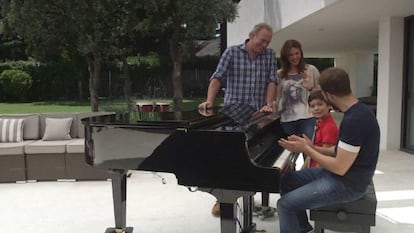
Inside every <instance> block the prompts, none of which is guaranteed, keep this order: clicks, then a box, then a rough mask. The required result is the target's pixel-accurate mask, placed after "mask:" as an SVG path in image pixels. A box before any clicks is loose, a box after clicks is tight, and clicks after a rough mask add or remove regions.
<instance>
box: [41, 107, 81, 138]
mask: <svg viewBox="0 0 414 233" xmlns="http://www.w3.org/2000/svg"><path fill="white" fill-rule="evenodd" d="M77 114H78V113H63V112H62V113H61V112H56V113H41V114H40V134H41V138H43V137H44V136H45V132H46V118H53V119H63V118H72V122H71V126H70V137H71V138H76V137H78V127H77V125H76V124H74V122H75V121H76V115H77ZM53 119H52V122H51V123H52V125H51V126H53V125H55V124H54V123H57V122H56V120H53ZM67 121H68V120H63V121H62V122H61V123H62V124H63V126H66V125H65V124H67V123H68V122H67ZM49 125H50V124H49ZM48 128H49V127H48ZM51 130H53V129H51ZM48 133H49V132H48ZM51 133H53V132H51ZM46 136H48V135H46ZM54 140H56V139H54ZM61 140H64V139H61Z"/></svg>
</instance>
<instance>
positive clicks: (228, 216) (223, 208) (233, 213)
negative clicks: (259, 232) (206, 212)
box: [198, 188, 256, 233]
mask: <svg viewBox="0 0 414 233" xmlns="http://www.w3.org/2000/svg"><path fill="white" fill-rule="evenodd" d="M198 190H200V191H203V192H207V193H210V194H212V195H213V196H215V197H216V198H217V201H218V202H220V228H221V233H254V232H255V231H256V224H254V223H252V219H253V217H252V213H253V211H252V208H253V206H252V205H253V202H252V200H253V195H254V192H249V191H239V190H227V189H211V188H198ZM240 197H243V203H242V205H243V206H242V208H243V210H242V212H241V214H242V216H241V219H239V216H238V214H237V206H236V202H237V199H238V198H240ZM242 221H243V222H242ZM238 229H239V231H238Z"/></svg>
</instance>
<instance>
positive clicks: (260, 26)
mask: <svg viewBox="0 0 414 233" xmlns="http://www.w3.org/2000/svg"><path fill="white" fill-rule="evenodd" d="M262 29H266V30H267V31H269V32H271V33H272V34H273V28H272V26H270V25H269V24H267V23H259V24H256V25H254V27H253V29H252V30H251V31H250V33H249V37H251V36H253V35H255V34H256V33H257V32H259V31H260V30H262Z"/></svg>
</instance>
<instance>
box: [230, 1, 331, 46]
mask: <svg viewBox="0 0 414 233" xmlns="http://www.w3.org/2000/svg"><path fill="white" fill-rule="evenodd" d="M333 2H335V0H295V1H292V0H241V1H240V2H239V10H238V12H239V17H238V18H236V20H235V21H234V22H231V23H229V24H228V25H227V46H231V45H236V44H240V43H242V42H243V41H244V40H245V39H247V37H248V34H249V32H250V30H251V29H252V28H253V26H254V25H255V24H257V23H261V22H266V23H268V24H270V25H271V26H272V27H273V30H274V31H277V30H279V29H281V28H283V27H286V26H288V25H290V24H292V23H294V22H296V21H298V20H300V19H302V18H304V17H305V16H307V15H309V14H311V13H313V12H315V11H317V10H319V9H321V8H323V7H324V6H326V5H328V4H331V3H333Z"/></svg>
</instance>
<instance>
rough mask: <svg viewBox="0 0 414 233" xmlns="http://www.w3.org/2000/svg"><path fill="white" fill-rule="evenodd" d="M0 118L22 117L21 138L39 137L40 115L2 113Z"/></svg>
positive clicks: (33, 138) (32, 138)
mask: <svg viewBox="0 0 414 233" xmlns="http://www.w3.org/2000/svg"><path fill="white" fill-rule="evenodd" d="M0 118H14V119H24V126H23V139H24V140H37V139H39V138H40V115H39V114H38V113H33V114H2V115H1V116H0Z"/></svg>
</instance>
